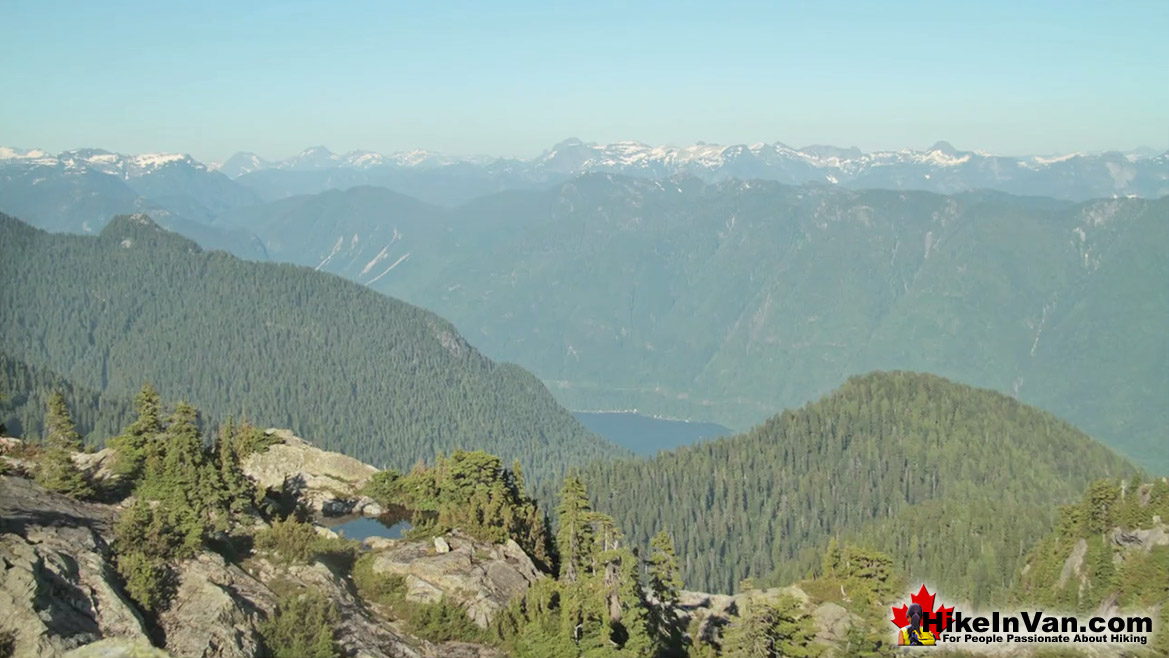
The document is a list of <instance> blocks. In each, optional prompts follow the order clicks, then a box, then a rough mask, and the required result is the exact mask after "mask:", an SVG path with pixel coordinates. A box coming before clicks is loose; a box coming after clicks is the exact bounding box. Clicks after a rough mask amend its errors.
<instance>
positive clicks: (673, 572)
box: [646, 530, 683, 653]
mask: <svg viewBox="0 0 1169 658" xmlns="http://www.w3.org/2000/svg"><path fill="white" fill-rule="evenodd" d="M646 575H647V585H648V589H649V593H650V596H651V597H652V598H653V602H652V605H651V606H650V618H649V624H650V634H651V635H652V636H653V637H654V639H655V641H656V642H657V643H658V646H659V647H661V648H662V650H663V651H666V652H671V653H672V652H676V651H679V650H680V649H681V648H682V646H681V645H682V629H681V627H680V626H679V624H678V617H677V615H676V614H675V611H676V610H677V608H678V595H679V592H681V590H682V586H683V583H682V575H681V572H680V571H679V569H678V557H677V555H675V553H674V542H673V541H671V540H670V535H669V534H667V533H666V531H665V530H662V531H660V532H658V534H656V535H654V538H653V539H652V540H651V541H650V554H649V560H648V565H647V574H646Z"/></svg>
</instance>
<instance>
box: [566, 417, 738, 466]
mask: <svg viewBox="0 0 1169 658" xmlns="http://www.w3.org/2000/svg"><path fill="white" fill-rule="evenodd" d="M573 415H574V416H576V419H577V420H579V421H580V423H581V424H582V425H584V426H585V427H587V428H589V429H590V430H592V431H594V432H596V433H597V434H600V435H601V436H603V437H605V438H606V439H609V440H610V441H612V442H613V443H616V444H617V445H620V446H624V447H626V448H629V449H630V450H632V451H633V452H635V453H637V454H639V455H652V454H655V453H657V452H658V451H661V450H673V449H674V448H677V447H678V446H684V445H690V444H691V443H695V442H697V441H700V440H702V439H710V438H714V437H718V436H727V435H729V434H734V432H733V431H731V430H730V429H727V428H726V427H723V426H722V425H717V424H715V423H699V422H687V421H684V420H664V419H661V418H652V417H650V416H642V415H641V414H636V413H632V412H616V413H609V412H605V413H597V412H585V411H580V412H576V413H574V414H573Z"/></svg>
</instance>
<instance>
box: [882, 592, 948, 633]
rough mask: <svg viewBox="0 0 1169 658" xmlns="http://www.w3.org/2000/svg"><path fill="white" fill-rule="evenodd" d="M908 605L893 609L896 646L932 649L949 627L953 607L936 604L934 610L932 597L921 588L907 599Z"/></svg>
mask: <svg viewBox="0 0 1169 658" xmlns="http://www.w3.org/2000/svg"><path fill="white" fill-rule="evenodd" d="M909 599H910V604H909V605H904V604H902V606H901V607H899V608H893V619H891V620H890V621H892V622H893V625H894V626H896V627H897V628H898V629H900V630H899V631H898V633H897V644H898V645H900V646H909V647H932V646H934V645H936V644H937V643H938V638H939V637H941V635H942V633H943V632H945V630H946V627H947V626H949V625H950V619H951V616H952V615H953V612H954V608H953V607H949V608H947V607H944V606H942V605H941V604H938V608H937V610H934V595H933V594H930V591H929V590H928V589H926V588H925V585H922V586H921V589H920V590H918V592H917V594H913V595H911V596H910V597H909Z"/></svg>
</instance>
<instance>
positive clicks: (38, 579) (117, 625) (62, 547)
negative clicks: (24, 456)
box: [0, 477, 149, 656]
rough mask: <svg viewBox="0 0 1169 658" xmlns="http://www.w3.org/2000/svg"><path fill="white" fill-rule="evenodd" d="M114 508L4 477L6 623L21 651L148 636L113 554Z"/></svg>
mask: <svg viewBox="0 0 1169 658" xmlns="http://www.w3.org/2000/svg"><path fill="white" fill-rule="evenodd" d="M113 520H114V511H113V509H112V508H110V507H108V506H105V505H96V504H88V503H82V502H78V501H75V500H73V499H70V498H67V497H65V496H60V495H57V494H53V493H50V492H47V491H45V490H44V489H42V488H40V487H39V486H37V485H36V484H35V483H33V482H31V481H29V480H24V479H20V478H13V477H0V631H10V632H12V633H13V634H14V639H15V646H14V655H16V656H60V655H62V654H64V653H65V652H66V651H68V650H70V649H73V648H76V647H79V646H82V645H86V644H90V643H93V642H95V641H97V640H100V639H102V638H103V637H111V636H112V637H120V638H126V639H130V640H136V641H141V642H147V643H149V642H148V638H147V635H146V629H145V626H144V624H143V622H142V618H141V617H140V616H139V614H138V612H137V611H136V610H135V608H134V606H133V605H132V604H131V603H130V601H129V599H128V598H127V597H126V596H125V595H124V594H123V593H122V591H121V589H120V587H119V585H118V577H117V574H116V573H115V571H114V569H113V565H112V563H111V562H110V552H109V545H108V542H109V538H110V533H111V531H112V525H113Z"/></svg>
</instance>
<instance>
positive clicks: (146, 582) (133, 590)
mask: <svg viewBox="0 0 1169 658" xmlns="http://www.w3.org/2000/svg"><path fill="white" fill-rule="evenodd" d="M118 573H119V574H121V576H122V578H123V579H124V580H125V582H126V593H127V594H129V595H130V598H132V599H134V601H136V602H137V603H138V605H140V606H142V608H143V609H144V610H148V611H151V612H156V611H159V610H163V609H165V608H166V606H167V604H168V603H169V602H170V599H171V595H172V594H173V593H174V590H175V578H174V574H173V572H172V571H171V569H170V567H169V566H167V564H166V563H165V562H163V561H162V560H159V559H157V558H152V557H150V556H148V555H146V554H145V553H143V552H142V551H131V552H128V553H122V554H120V555H118Z"/></svg>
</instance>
